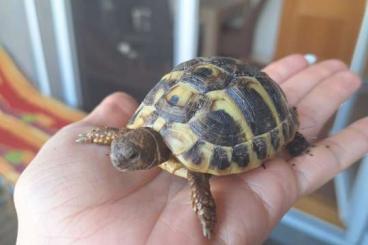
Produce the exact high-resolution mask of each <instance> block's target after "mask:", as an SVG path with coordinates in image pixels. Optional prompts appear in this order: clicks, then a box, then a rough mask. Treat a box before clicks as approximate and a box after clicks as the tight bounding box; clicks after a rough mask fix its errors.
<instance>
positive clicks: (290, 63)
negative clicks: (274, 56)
mask: <svg viewBox="0 0 368 245" xmlns="http://www.w3.org/2000/svg"><path fill="white" fill-rule="evenodd" d="M307 66H308V62H307V60H306V59H305V58H304V56H303V55H301V54H293V55H289V56H286V57H285V58H282V59H280V60H277V61H274V62H272V63H271V64H269V65H268V66H266V67H265V68H264V69H263V71H264V72H266V73H267V74H268V75H269V76H270V77H271V78H272V79H273V80H274V81H275V82H277V83H279V84H281V83H283V82H284V81H286V80H287V79H288V78H290V77H291V76H293V75H294V74H296V73H298V72H299V71H301V70H303V69H305V68H306V67H307Z"/></svg>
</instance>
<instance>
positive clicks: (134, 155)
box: [127, 152, 139, 160]
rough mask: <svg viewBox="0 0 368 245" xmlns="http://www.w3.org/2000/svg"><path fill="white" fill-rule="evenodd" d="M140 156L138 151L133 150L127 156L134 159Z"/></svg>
mask: <svg viewBox="0 0 368 245" xmlns="http://www.w3.org/2000/svg"><path fill="white" fill-rule="evenodd" d="M138 156H139V154H138V152H132V153H131V154H130V155H129V156H127V158H128V159H129V160H133V159H135V158H137V157H138Z"/></svg>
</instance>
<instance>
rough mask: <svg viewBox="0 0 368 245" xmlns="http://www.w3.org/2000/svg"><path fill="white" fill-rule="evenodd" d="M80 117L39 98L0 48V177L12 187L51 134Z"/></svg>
mask: <svg viewBox="0 0 368 245" xmlns="http://www.w3.org/2000/svg"><path fill="white" fill-rule="evenodd" d="M83 116H84V113H82V112H79V111H77V110H73V109H71V108H69V107H67V106H66V105H64V104H62V103H61V102H59V101H56V100H55V99H53V98H50V97H46V96H42V95H41V94H40V93H39V92H38V91H37V90H36V89H35V88H34V87H32V85H31V83H30V82H29V81H28V80H27V79H26V78H25V77H24V75H23V74H22V73H21V72H20V71H19V70H18V68H17V67H16V65H15V64H14V62H13V61H12V60H11V58H10V57H9V55H8V54H7V53H6V51H5V50H4V49H3V48H1V47H0V177H3V178H4V179H5V180H6V181H7V182H9V183H11V184H14V183H15V182H16V180H17V178H18V176H19V174H20V173H21V172H22V171H23V170H24V168H25V167H26V166H27V164H28V163H29V162H30V161H31V160H32V159H33V157H34V156H35V154H36V153H37V151H38V150H39V149H40V147H41V146H42V145H43V143H44V142H45V141H46V140H47V139H48V138H49V137H50V136H51V135H52V134H54V133H55V132H56V131H57V130H58V129H60V128H61V127H63V126H65V125H67V124H69V123H71V122H74V121H77V120H79V119H81V118H82V117H83Z"/></svg>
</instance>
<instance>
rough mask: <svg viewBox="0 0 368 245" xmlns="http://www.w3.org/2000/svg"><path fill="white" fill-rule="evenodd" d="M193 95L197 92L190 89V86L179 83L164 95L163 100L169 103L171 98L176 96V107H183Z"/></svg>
mask: <svg viewBox="0 0 368 245" xmlns="http://www.w3.org/2000/svg"><path fill="white" fill-rule="evenodd" d="M195 93H197V90H195V89H194V88H192V87H191V86H190V85H188V84H186V83H182V82H179V83H178V84H177V85H175V86H174V87H173V88H172V89H171V90H170V91H168V92H167V93H166V94H165V99H166V101H170V100H171V99H172V97H174V96H177V98H178V101H177V103H176V105H178V106H180V107H184V106H185V105H187V103H188V101H189V100H190V99H191V97H192V96H193V94H195Z"/></svg>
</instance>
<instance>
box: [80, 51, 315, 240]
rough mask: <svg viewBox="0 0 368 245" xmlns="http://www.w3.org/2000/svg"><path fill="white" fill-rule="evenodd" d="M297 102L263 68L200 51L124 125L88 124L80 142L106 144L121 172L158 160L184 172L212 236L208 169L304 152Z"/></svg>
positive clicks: (234, 170)
mask: <svg viewBox="0 0 368 245" xmlns="http://www.w3.org/2000/svg"><path fill="white" fill-rule="evenodd" d="M298 127H299V123H298V116H297V111H296V108H295V107H290V106H288V103H287V99H286V96H285V94H284V93H283V91H282V90H281V88H280V87H279V86H278V85H277V83H276V82H274V81H273V80H272V79H271V78H270V77H269V76H268V75H267V74H266V73H264V72H262V71H260V70H258V69H256V68H255V67H253V66H250V65H249V64H246V63H243V62H241V61H240V60H237V59H234V58H230V57H198V58H195V59H192V60H189V61H186V62H184V63H181V64H179V65H177V66H176V67H174V69H173V70H172V71H171V72H170V73H168V74H166V75H165V76H163V77H162V78H161V80H160V81H159V82H158V83H157V84H156V85H155V86H154V87H153V89H152V90H151V91H150V92H149V93H148V94H147V95H146V97H145V98H144V100H143V102H142V103H141V105H140V106H139V107H138V109H137V110H136V112H135V113H134V114H133V116H132V117H131V118H130V120H129V122H128V124H127V126H126V127H125V128H122V129H118V128H111V127H102V128H93V129H91V130H90V131H88V132H86V133H82V134H80V135H79V136H78V138H77V142H81V143H96V144H105V145H111V153H110V159H111V162H112V164H113V166H114V167H116V168H117V169H118V170H121V171H132V170H143V169H150V168H152V167H155V166H159V167H160V168H162V169H164V170H166V171H167V172H169V173H171V174H175V175H177V176H180V177H184V178H187V179H188V182H189V184H190V187H191V199H192V207H193V210H194V211H195V212H196V213H197V215H198V217H199V220H200V222H201V224H202V231H203V235H204V236H205V237H207V238H208V239H210V238H211V234H212V233H213V230H214V226H215V223H216V205H215V201H214V198H213V196H212V194H211V190H210V182H209V179H210V177H211V176H213V175H215V176H220V175H231V174H238V173H243V172H246V171H249V170H251V169H254V168H256V167H259V166H261V165H262V163H263V162H264V161H265V160H267V159H269V158H271V157H273V156H274V155H275V154H277V153H279V152H281V151H283V149H285V148H286V150H287V151H288V152H289V154H290V155H292V156H296V155H299V154H301V153H303V152H304V151H305V150H306V149H307V148H308V146H309V144H308V142H307V141H306V139H305V138H304V137H303V135H302V134H300V133H299V132H298V131H297V130H298Z"/></svg>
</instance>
